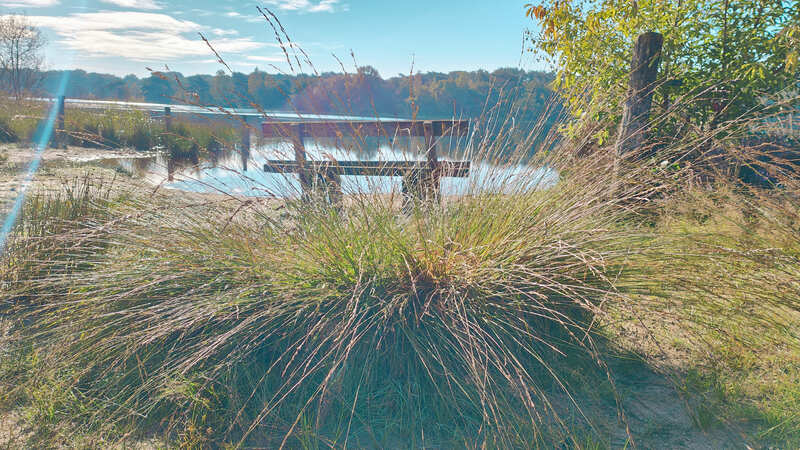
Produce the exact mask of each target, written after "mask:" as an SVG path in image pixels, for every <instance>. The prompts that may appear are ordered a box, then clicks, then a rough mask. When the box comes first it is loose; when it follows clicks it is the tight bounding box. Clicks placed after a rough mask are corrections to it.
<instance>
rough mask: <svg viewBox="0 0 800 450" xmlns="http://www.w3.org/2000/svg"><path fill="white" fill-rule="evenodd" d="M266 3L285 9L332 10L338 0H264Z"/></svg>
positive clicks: (306, 10)
mask: <svg viewBox="0 0 800 450" xmlns="http://www.w3.org/2000/svg"><path fill="white" fill-rule="evenodd" d="M266 3H267V4H268V5H272V6H275V7H277V8H278V9H282V10H285V11H300V12H312V13H314V12H333V11H334V10H335V9H336V5H338V4H339V0H320V1H312V0H266Z"/></svg>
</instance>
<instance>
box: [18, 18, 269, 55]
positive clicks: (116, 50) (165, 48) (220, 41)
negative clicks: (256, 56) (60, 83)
mask: <svg viewBox="0 0 800 450" xmlns="http://www.w3.org/2000/svg"><path fill="white" fill-rule="evenodd" d="M29 19H30V21H31V22H32V23H34V24H36V25H38V26H40V27H43V28H49V29H51V30H53V31H54V32H55V33H56V34H57V35H58V39H57V42H59V43H60V44H62V45H64V46H66V47H67V48H69V49H72V50H74V51H75V52H76V53H77V54H79V55H81V56H84V57H121V58H127V59H129V60H132V61H139V62H169V61H174V60H179V59H182V58H185V57H189V56H208V55H210V54H211V50H210V49H209V48H208V46H207V45H206V44H205V43H204V42H203V41H202V40H200V38H199V37H198V36H197V33H199V32H202V33H208V32H210V33H213V32H214V29H213V28H210V27H205V26H203V25H200V24H198V23H195V22H192V21H189V20H179V19H175V18H174V17H172V16H169V15H166V14H158V13H146V12H135V11H118V12H109V11H106V12H96V13H77V14H70V15H68V16H60V17H55V16H30V17H29ZM211 43H212V45H213V46H214V49H215V50H217V51H218V52H220V53H221V54H222V55H223V56H224V55H225V54H226V53H233V54H236V53H242V52H246V51H253V50H256V49H259V48H262V47H264V46H265V45H264V44H262V43H260V42H256V41H254V40H252V38H249V37H248V38H225V37H222V38H215V39H212V40H211Z"/></svg>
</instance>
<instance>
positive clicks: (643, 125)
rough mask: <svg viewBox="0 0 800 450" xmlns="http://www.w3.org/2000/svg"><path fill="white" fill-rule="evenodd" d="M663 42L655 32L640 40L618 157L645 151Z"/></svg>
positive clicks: (624, 111) (633, 59)
mask: <svg viewBox="0 0 800 450" xmlns="http://www.w3.org/2000/svg"><path fill="white" fill-rule="evenodd" d="M663 43H664V37H663V36H662V35H661V34H659V33H655V32H652V31H651V32H647V33H643V34H640V35H639V37H638V38H637V39H636V45H635V46H634V47H633V57H632V58H631V74H630V80H629V82H628V94H627V99H626V100H625V106H624V109H623V111H622V122H621V123H620V125H619V134H618V135H617V144H616V152H617V155H618V156H625V155H626V154H628V153H630V152H631V151H635V150H637V149H639V148H641V146H642V144H644V142H645V140H646V138H647V122H648V120H649V117H650V107H651V105H652V103H653V89H654V88H655V81H656V77H657V75H658V66H659V64H660V62H661V47H662V45H663Z"/></svg>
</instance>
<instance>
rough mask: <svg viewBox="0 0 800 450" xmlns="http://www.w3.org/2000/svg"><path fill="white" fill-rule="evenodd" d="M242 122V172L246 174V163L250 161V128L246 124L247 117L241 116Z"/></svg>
mask: <svg viewBox="0 0 800 450" xmlns="http://www.w3.org/2000/svg"><path fill="white" fill-rule="evenodd" d="M241 119H242V121H243V122H244V124H243V126H242V153H241V156H242V171H243V172H247V162H248V161H249V160H250V126H249V125H248V123H247V116H241Z"/></svg>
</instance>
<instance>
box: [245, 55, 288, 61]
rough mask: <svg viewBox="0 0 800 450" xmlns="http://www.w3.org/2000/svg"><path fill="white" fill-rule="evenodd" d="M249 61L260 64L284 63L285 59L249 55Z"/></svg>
mask: <svg viewBox="0 0 800 450" xmlns="http://www.w3.org/2000/svg"><path fill="white" fill-rule="evenodd" d="M246 59H247V60H248V61H258V62H282V61H285V59H284V58H283V57H281V56H256V55H248V56H247V57H246Z"/></svg>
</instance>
